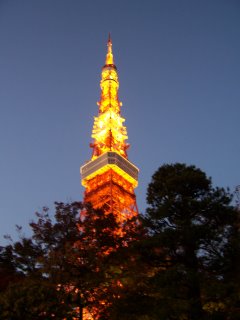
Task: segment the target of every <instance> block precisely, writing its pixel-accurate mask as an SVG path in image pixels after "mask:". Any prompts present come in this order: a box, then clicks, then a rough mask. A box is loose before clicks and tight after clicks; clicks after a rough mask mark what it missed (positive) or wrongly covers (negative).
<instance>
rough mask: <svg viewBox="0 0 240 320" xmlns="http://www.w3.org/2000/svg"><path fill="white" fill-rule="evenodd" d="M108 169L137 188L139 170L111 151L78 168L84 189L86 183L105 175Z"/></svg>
mask: <svg viewBox="0 0 240 320" xmlns="http://www.w3.org/2000/svg"><path fill="white" fill-rule="evenodd" d="M109 169H112V170H113V171H115V172H116V173H118V174H119V175H121V176H122V177H124V178H125V179H126V180H127V181H129V182H130V183H131V184H132V186H133V187H134V188H136V187H137V185H138V172H139V169H138V168H137V167H136V166H134V165H133V164H132V163H131V162H130V161H128V160H127V159H125V158H124V157H122V156H121V155H119V154H118V153H117V152H112V151H109V152H105V153H104V154H102V155H101V156H99V157H98V158H97V159H95V160H90V161H89V162H88V163H86V164H85V165H83V166H82V167H81V168H80V173H81V176H82V185H83V186H84V187H86V186H87V181H89V180H91V179H92V178H94V177H95V176H97V175H101V174H103V173H105V172H106V171H108V170H109Z"/></svg>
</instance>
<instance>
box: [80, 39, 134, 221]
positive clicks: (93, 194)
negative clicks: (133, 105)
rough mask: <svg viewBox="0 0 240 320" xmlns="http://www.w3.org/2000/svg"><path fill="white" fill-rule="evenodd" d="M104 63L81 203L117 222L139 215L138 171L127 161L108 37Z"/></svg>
mask: <svg viewBox="0 0 240 320" xmlns="http://www.w3.org/2000/svg"><path fill="white" fill-rule="evenodd" d="M107 46H108V51H107V56H106V63H105V65H104V66H103V68H102V74H101V81H100V88H101V96H100V101H99V102H98V103H97V104H98V106H99V110H98V116H97V117H94V124H93V130H92V138H93V142H92V143H91V144H90V146H91V147H92V148H93V154H92V157H91V160H90V161H88V162H87V163H86V164H85V165H83V166H82V167H81V176H82V184H83V186H84V187H85V188H86V190H85V195H84V201H85V202H90V203H91V204H92V206H93V208H95V209H102V210H103V211H104V214H108V213H113V214H114V215H116V217H117V219H118V220H119V221H124V220H127V219H129V218H131V217H132V216H134V215H137V214H138V209H137V203H136V196H135V193H134V188H136V187H137V185H138V168H137V167H136V166H135V165H134V164H133V163H131V162H130V161H129V160H128V155H127V152H126V150H127V148H128V146H129V145H128V143H127V142H126V140H127V139H128V136H127V129H126V127H125V126H124V125H123V123H124V121H125V119H124V118H123V117H122V116H121V106H122V103H121V102H120V101H119V99H118V88H119V81H118V73H117V68H116V66H115V64H114V60H113V53H112V41H111V37H110V35H109V38H108V43H107Z"/></svg>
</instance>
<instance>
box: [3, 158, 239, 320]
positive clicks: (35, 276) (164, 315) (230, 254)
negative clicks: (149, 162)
mask: <svg viewBox="0 0 240 320" xmlns="http://www.w3.org/2000/svg"><path fill="white" fill-rule="evenodd" d="M231 201H232V196H231V194H230V193H229V191H228V190H225V189H223V188H217V187H213V185H212V181H211V179H210V178H208V177H207V176H206V174H205V173H204V172H202V171H201V170H200V169H198V168H196V167H195V166H187V165H185V164H180V163H177V164H173V165H164V166H162V167H160V168H159V169H158V170H157V171H156V172H155V174H154V175H153V177H152V180H151V183H150V184H149V187H148V190H147V202H148V208H147V210H146V214H144V215H140V217H136V218H133V219H132V220H127V221H125V222H124V223H120V222H119V221H117V219H116V216H114V215H112V214H107V215H106V214H104V213H103V212H102V211H101V210H94V209H93V208H92V207H91V206H90V205H88V204H82V203H81V202H73V203H67V204H65V203H61V202H60V203H56V207H55V212H54V215H52V214H51V213H50V211H49V210H48V209H47V208H43V211H42V212H41V213H37V215H36V218H35V220H34V221H32V222H31V223H30V227H31V229H32V236H30V237H25V236H24V235H22V234H20V237H19V240H18V241H16V242H11V243H10V244H9V245H7V246H5V247H1V248H0V319H3V320H22V319H26V320H28V319H29V320H32V319H36V320H38V319H39V320H40V319H67V320H70V319H73V317H75V318H80V319H81V318H82V316H83V313H84V311H86V310H87V311H88V312H90V314H92V316H93V318H94V320H110V319H111V320H159V319H161V320H202V319H204V320H237V319H240V299H239V297H240V289H239V283H240V272H239V270H240V262H239V257H240V233H239V226H240V219H239V211H238V210H236V208H234V207H232V206H231ZM19 230H20V229H19Z"/></svg>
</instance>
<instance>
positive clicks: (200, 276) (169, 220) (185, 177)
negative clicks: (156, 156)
mask: <svg viewBox="0 0 240 320" xmlns="http://www.w3.org/2000/svg"><path fill="white" fill-rule="evenodd" d="M231 200H232V196H231V194H230V193H229V192H228V191H226V190H224V189H223V188H214V187H213V186H212V182H211V179H210V178H208V177H206V175H205V173H204V172H202V171H201V170H200V169H197V168H196V167H194V166H186V165H185V164H180V163H177V164H174V165H164V166H162V167H161V168H159V170H158V171H157V172H155V174H154V175H153V177H152V181H151V183H150V184H149V187H148V191H147V201H148V205H149V206H148V208H147V215H146V216H145V217H144V224H145V226H146V228H147V230H148V233H149V243H148V246H150V248H151V250H150V254H151V255H152V256H150V257H149V259H151V260H152V265H153V266H154V267H155V268H158V269H157V270H158V271H156V272H155V273H154V275H153V277H151V278H150V279H149V281H150V282H151V284H152V288H153V289H154V287H155V289H154V290H153V292H155V294H156V297H158V299H157V300H158V303H159V305H158V307H159V310H158V311H159V312H160V314H161V315H162V314H164V316H163V317H166V319H168V318H169V319H180V318H181V317H183V318H184V319H207V317H209V318H210V319H215V318H214V317H215V316H216V317H217V316H218V317H219V318H216V319H226V317H227V316H226V315H227V314H228V316H229V313H228V311H229V308H231V307H230V306H229V305H228V304H227V302H226V300H225V298H226V296H224V294H222V295H221V294H220V293H219V292H217V291H215V290H216V289H217V288H218V289H219V288H220V287H221V286H222V285H223V282H224V277H225V273H224V267H223V266H225V259H226V252H227V251H228V250H227V246H228V245H229V241H230V239H231V236H232V232H233V229H234V227H233V226H234V222H235V221H236V219H237V212H236V210H235V209H234V208H233V207H232V206H231ZM156 312H157V311H156ZM236 312H237V309H236V310H235V313H236ZM211 317H212V318H211ZM228 319H237V318H236V314H235V318H228Z"/></svg>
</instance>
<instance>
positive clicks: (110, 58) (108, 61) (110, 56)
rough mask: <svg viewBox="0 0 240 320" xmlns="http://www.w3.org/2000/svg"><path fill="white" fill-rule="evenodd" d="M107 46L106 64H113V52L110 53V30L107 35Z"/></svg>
mask: <svg viewBox="0 0 240 320" xmlns="http://www.w3.org/2000/svg"><path fill="white" fill-rule="evenodd" d="M107 47H108V50H107V55H106V65H114V60H113V53H112V39H111V34H110V32H109V35H108V42H107Z"/></svg>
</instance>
